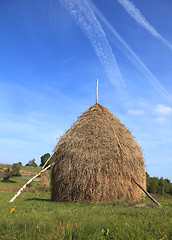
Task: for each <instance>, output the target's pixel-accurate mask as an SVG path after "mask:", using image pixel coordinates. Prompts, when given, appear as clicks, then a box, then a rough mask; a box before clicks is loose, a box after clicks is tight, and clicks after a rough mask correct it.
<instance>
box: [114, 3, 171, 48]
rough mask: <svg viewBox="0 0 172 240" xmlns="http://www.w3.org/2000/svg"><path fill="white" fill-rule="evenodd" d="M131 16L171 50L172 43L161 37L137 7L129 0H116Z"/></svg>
mask: <svg viewBox="0 0 172 240" xmlns="http://www.w3.org/2000/svg"><path fill="white" fill-rule="evenodd" d="M118 2H119V3H120V4H121V5H122V6H123V7H124V8H125V10H126V11H127V12H128V13H129V14H130V16H131V17H132V18H134V19H135V20H136V22H137V23H139V24H140V25H141V26H142V27H143V28H145V29H146V30H147V31H148V32H149V33H150V34H151V35H152V36H154V37H155V38H157V39H159V40H160V41H161V42H162V43H163V44H165V45H166V46H167V47H169V48H170V49H171V50H172V44H171V43H169V42H168V41H167V40H166V39H165V38H163V37H162V36H161V35H160V34H159V33H158V31H157V30H156V29H155V28H154V27H153V26H152V25H151V24H150V23H149V22H148V21H147V20H146V18H145V17H144V16H143V15H142V13H141V12H140V11H139V9H137V8H136V6H135V5H134V4H133V3H132V2H131V1H129V0H118Z"/></svg>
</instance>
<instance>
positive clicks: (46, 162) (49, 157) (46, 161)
mask: <svg viewBox="0 0 172 240" xmlns="http://www.w3.org/2000/svg"><path fill="white" fill-rule="evenodd" d="M54 153H55V151H54V152H53V154H51V156H50V157H49V158H48V159H47V161H46V162H45V164H44V166H43V167H42V169H44V168H45V166H46V165H47V163H48V162H49V161H50V159H51V158H52V156H53V155H54Z"/></svg>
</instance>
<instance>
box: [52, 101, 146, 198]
mask: <svg viewBox="0 0 172 240" xmlns="http://www.w3.org/2000/svg"><path fill="white" fill-rule="evenodd" d="M54 161H55V164H54V166H53V169H52V174H51V184H52V193H51V199H52V200H53V201H105V200H115V199H132V200H138V199H140V198H141V196H142V191H141V189H140V188H139V187H138V186H137V185H136V184H135V183H134V182H133V181H132V179H133V178H134V179H135V180H136V181H137V182H138V183H140V185H142V187H144V188H146V176H145V167H144V159H143V155H142V152H141V149H140V148H139V146H138V144H137V143H136V141H135V140H134V138H133V137H132V135H131V133H130V132H129V130H127V129H126V127H125V126H124V125H123V124H122V123H121V122H120V121H119V120H118V119H117V118H116V117H115V116H114V115H113V114H112V113H111V112H110V111H109V110H108V109H107V108H105V107H104V106H102V105H99V104H95V105H93V106H92V107H90V108H89V109H88V110H87V111H85V112H84V113H83V114H82V115H81V117H80V118H79V119H78V121H77V122H76V123H74V125H73V126H72V127H71V128H70V129H69V130H68V131H67V132H66V133H65V134H64V135H63V136H62V137H61V139H60V141H59V142H58V144H57V146H56V148H55V154H54Z"/></svg>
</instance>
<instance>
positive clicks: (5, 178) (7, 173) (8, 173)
mask: <svg viewBox="0 0 172 240" xmlns="http://www.w3.org/2000/svg"><path fill="white" fill-rule="evenodd" d="M11 177H12V171H11V169H10V168H7V169H5V170H4V174H3V182H9V180H10V178H11Z"/></svg>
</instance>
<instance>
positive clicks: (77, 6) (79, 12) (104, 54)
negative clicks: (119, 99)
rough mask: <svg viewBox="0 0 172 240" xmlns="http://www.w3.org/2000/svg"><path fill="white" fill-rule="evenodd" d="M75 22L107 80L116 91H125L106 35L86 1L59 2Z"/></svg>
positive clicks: (69, 0) (63, 0) (70, 0)
mask: <svg viewBox="0 0 172 240" xmlns="http://www.w3.org/2000/svg"><path fill="white" fill-rule="evenodd" d="M61 4H62V5H63V6H64V7H65V8H66V10H67V11H68V12H69V13H70V15H71V16H72V17H73V18H74V20H75V22H76V23H77V24H78V26H79V27H80V28H81V29H82V31H83V32H84V34H85V35H86V37H87V38H88V39H89V41H90V43H91V45H92V46H93V48H94V50H95V52H96V55H97V57H98V58H99V61H100V62H101V64H102V65H103V67H104V69H105V72H106V74H107V76H108V79H109V80H110V81H111V83H112V84H115V85H116V86H117V87H118V89H119V90H120V91H121V90H125V91H126V87H125V83H124V80H123V78H122V75H121V72H120V70H119V67H118V64H117V61H116V58H115V55H114V54H113V52H112V49H111V47H110V44H109V42H108V40H107V38H106V35H105V33H104V31H103V29H102V27H101V25H100V23H99V21H98V20H97V18H96V16H95V14H94V12H93V10H92V8H91V7H90V5H89V3H88V1H87V0H82V1H80V0H61Z"/></svg>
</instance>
